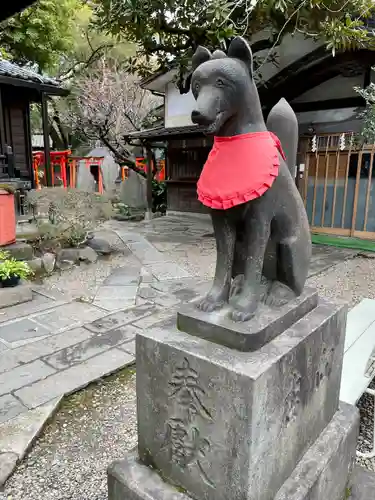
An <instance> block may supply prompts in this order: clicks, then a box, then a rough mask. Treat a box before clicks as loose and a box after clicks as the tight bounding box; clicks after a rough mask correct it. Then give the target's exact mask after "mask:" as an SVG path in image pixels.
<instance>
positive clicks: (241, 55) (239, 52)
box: [228, 36, 253, 75]
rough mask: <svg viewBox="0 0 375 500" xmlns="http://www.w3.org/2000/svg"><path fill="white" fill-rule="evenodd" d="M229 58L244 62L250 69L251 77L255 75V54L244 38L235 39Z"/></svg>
mask: <svg viewBox="0 0 375 500" xmlns="http://www.w3.org/2000/svg"><path fill="white" fill-rule="evenodd" d="M228 57H233V58H234V59H239V60H240V61H242V62H244V63H245V64H246V66H247V67H248V68H249V71H250V75H252V74H253V53H252V52H251V48H250V45H249V44H248V43H247V41H246V40H245V39H244V38H242V36H236V37H235V38H233V40H232V42H231V44H230V45H229V49H228Z"/></svg>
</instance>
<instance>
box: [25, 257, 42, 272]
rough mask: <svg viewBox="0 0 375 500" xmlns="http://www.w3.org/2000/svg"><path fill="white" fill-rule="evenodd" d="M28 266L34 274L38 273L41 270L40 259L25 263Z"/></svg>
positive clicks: (36, 258)
mask: <svg viewBox="0 0 375 500" xmlns="http://www.w3.org/2000/svg"><path fill="white" fill-rule="evenodd" d="M26 262H27V264H29V267H30V269H31V270H32V271H34V273H40V272H41V271H42V270H43V261H42V259H41V258H40V257H35V259H31V260H28V261H26Z"/></svg>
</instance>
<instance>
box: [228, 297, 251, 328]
mask: <svg viewBox="0 0 375 500" xmlns="http://www.w3.org/2000/svg"><path fill="white" fill-rule="evenodd" d="M230 305H231V308H232V312H231V317H232V320H233V321H236V322H243V321H248V320H249V319H251V318H252V317H253V316H254V314H255V311H256V309H257V307H258V300H257V298H256V297H255V295H252V294H246V295H244V294H240V295H237V296H236V297H233V300H231V304H230Z"/></svg>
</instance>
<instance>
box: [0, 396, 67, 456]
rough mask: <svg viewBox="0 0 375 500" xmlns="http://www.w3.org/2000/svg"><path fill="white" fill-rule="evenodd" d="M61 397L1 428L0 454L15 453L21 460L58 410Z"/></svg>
mask: <svg viewBox="0 0 375 500" xmlns="http://www.w3.org/2000/svg"><path fill="white" fill-rule="evenodd" d="M61 399H62V398H61V397H58V398H55V399H54V400H52V401H50V402H49V403H47V404H46V405H42V406H39V407H38V408H36V409H35V410H28V411H26V412H25V413H22V414H21V415H18V416H17V417H15V418H12V419H11V420H8V421H7V422H5V423H4V424H3V425H2V426H1V427H0V453H5V452H8V453H9V452H11V453H15V454H16V455H17V457H18V459H19V460H21V459H22V458H23V457H24V456H25V454H26V451H27V450H28V448H29V446H30V444H31V443H32V442H33V441H34V439H35V438H36V437H37V436H38V435H39V434H40V432H41V430H42V429H43V427H44V425H45V424H46V422H47V420H48V419H49V418H50V417H51V415H52V414H53V413H54V412H55V410H56V409H57V408H58V405H59V404H60V402H61Z"/></svg>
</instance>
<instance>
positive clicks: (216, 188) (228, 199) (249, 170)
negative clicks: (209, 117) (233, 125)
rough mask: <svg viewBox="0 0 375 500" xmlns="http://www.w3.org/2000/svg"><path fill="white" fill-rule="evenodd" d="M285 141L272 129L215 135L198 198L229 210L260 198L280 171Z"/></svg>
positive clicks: (199, 183)
mask: <svg viewBox="0 0 375 500" xmlns="http://www.w3.org/2000/svg"><path fill="white" fill-rule="evenodd" d="M278 153H280V155H281V156H282V158H283V159H284V160H285V155H284V152H283V149H282V147H281V143H280V141H279V139H278V137H276V135H275V134H273V133H272V132H267V131H266V132H251V133H248V134H241V135H236V136H233V137H215V139H214V145H213V147H212V149H211V151H210V154H209V155H208V158H207V161H206V163H205V165H204V167H203V170H202V173H201V176H200V178H199V181H198V184H197V193H198V199H199V201H201V202H202V203H203V205H206V206H207V207H210V208H214V209H218V210H227V209H228V208H231V207H235V206H236V205H240V204H241V203H246V202H247V201H249V200H253V199H254V198H259V197H260V196H262V194H263V193H265V192H266V191H267V189H269V188H270V187H271V186H272V183H273V181H274V180H275V178H276V177H277V175H278V172H279V166H280V160H279V154H278Z"/></svg>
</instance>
